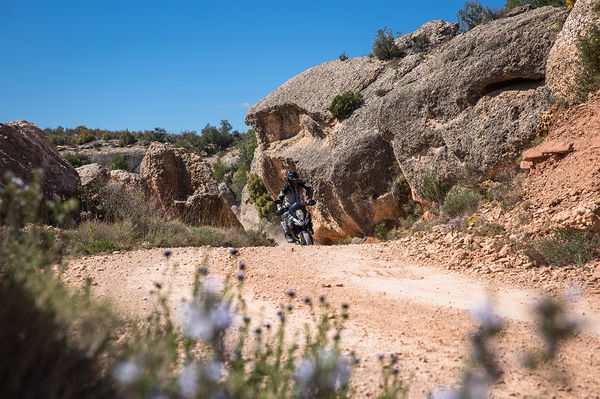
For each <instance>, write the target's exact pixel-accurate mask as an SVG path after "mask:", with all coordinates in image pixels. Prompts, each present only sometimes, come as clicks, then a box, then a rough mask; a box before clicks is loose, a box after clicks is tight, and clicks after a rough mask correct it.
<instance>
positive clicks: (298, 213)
mask: <svg viewBox="0 0 600 399" xmlns="http://www.w3.org/2000/svg"><path fill="white" fill-rule="evenodd" d="M296 219H298V220H304V212H303V211H302V209H298V210H297V211H296Z"/></svg>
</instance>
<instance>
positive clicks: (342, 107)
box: [329, 91, 362, 120]
mask: <svg viewBox="0 0 600 399" xmlns="http://www.w3.org/2000/svg"><path fill="white" fill-rule="evenodd" d="M361 105H362V94H360V93H359V92H357V91H347V92H345V93H343V94H339V95H337V96H335V98H334V99H333V101H332V102H331V105H330V106H329V112H331V114H332V115H333V117H334V118H336V119H338V120H342V119H346V118H348V117H349V116H350V115H352V112H354V111H355V110H357V109H358V108H359V107H360V106H361Z"/></svg>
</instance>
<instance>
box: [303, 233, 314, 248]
mask: <svg viewBox="0 0 600 399" xmlns="http://www.w3.org/2000/svg"><path fill="white" fill-rule="evenodd" d="M302 238H303V240H302V241H304V242H303V243H302V245H313V244H314V242H313V239H312V237H311V235H310V233H309V232H308V231H303V232H302Z"/></svg>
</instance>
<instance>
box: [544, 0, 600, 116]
mask: <svg viewBox="0 0 600 399" xmlns="http://www.w3.org/2000/svg"><path fill="white" fill-rule="evenodd" d="M596 5H597V1H596V0H577V2H576V3H575V7H573V9H572V10H571V13H570V14H569V17H568V18H567V20H566V21H565V24H564V26H563V28H562V30H561V32H560V33H559V35H558V37H557V39H556V42H555V43H554V46H553V47H552V50H551V51H550V55H549V56H548V63H547V66H546V75H547V76H546V83H547V85H548V87H549V88H550V90H552V93H553V94H554V95H555V96H556V97H557V98H558V99H560V100H563V101H566V102H567V103H571V104H572V103H575V102H576V101H577V92H576V90H577V81H576V76H577V74H578V72H579V70H580V68H581V65H580V63H579V55H578V54H579V52H578V50H577V39H578V37H579V36H585V35H586V33H587V31H588V29H589V27H590V26H592V25H600V14H598V12H596V11H595V10H594V7H595V6H596Z"/></svg>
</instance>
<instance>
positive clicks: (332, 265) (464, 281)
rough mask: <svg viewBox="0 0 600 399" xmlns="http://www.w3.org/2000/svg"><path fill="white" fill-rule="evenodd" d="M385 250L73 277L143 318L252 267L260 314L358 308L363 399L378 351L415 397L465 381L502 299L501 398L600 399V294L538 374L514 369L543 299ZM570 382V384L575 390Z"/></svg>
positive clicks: (220, 256)
mask: <svg viewBox="0 0 600 399" xmlns="http://www.w3.org/2000/svg"><path fill="white" fill-rule="evenodd" d="M400 254H401V251H400V250H398V248H396V247H394V246H388V245H385V244H376V245H361V246H353V245H350V246H331V247H324V246H314V247H293V246H287V245H286V246H280V247H275V248H243V249H241V250H240V254H239V255H237V256H232V255H230V253H229V250H228V249H225V248H215V249H207V248H179V249H175V250H173V255H172V256H171V258H170V259H169V260H168V262H167V260H166V259H165V258H164V257H163V256H162V250H158V249H156V250H144V251H133V252H129V253H124V254H116V255H105V256H95V257H86V258H82V259H77V260H73V261H72V262H71V264H70V267H69V269H68V270H67V272H66V274H65V280H66V281H67V282H69V283H70V284H74V285H78V284H82V283H83V281H84V280H85V278H87V277H90V278H92V279H93V280H94V284H95V285H94V292H95V293H96V294H97V295H99V296H102V297H110V298H113V300H114V301H115V302H116V304H117V306H118V307H119V308H120V309H122V310H123V311H124V312H126V313H130V314H133V315H143V314H144V313H145V312H148V311H149V310H150V309H152V306H153V304H152V303H153V297H152V296H150V295H149V294H148V292H149V290H150V289H152V286H153V283H154V282H155V281H163V282H166V285H167V286H171V287H172V302H171V306H172V307H173V308H177V307H178V306H179V303H180V299H181V298H182V297H186V296H188V295H189V293H190V292H191V285H192V279H193V275H194V271H195V270H196V268H197V267H199V266H201V265H206V266H207V267H208V268H209V270H210V271H211V273H214V274H216V275H220V276H233V275H234V274H235V273H236V267H237V264H238V263H239V262H244V263H245V264H246V268H247V273H246V275H247V278H246V282H245V284H244V290H245V292H244V293H245V295H246V297H247V298H248V300H249V301H250V303H251V304H252V305H251V309H252V310H253V311H259V312H260V309H264V312H265V317H266V318H269V317H272V316H273V315H274V314H275V311H276V309H277V307H278V305H279V304H280V303H283V302H286V301H287V299H286V297H285V295H284V292H285V291H287V290H288V289H295V290H296V291H297V292H298V295H299V298H297V299H295V300H294V302H295V304H294V305H295V307H296V309H297V310H296V311H295V314H294V316H293V317H292V319H291V322H292V323H293V324H295V325H297V326H301V325H302V324H303V323H304V321H305V320H307V319H308V317H309V316H310V315H309V311H308V309H306V307H303V306H302V304H301V298H302V297H304V296H311V297H316V296H318V295H320V294H324V295H326V296H327V298H328V300H329V301H330V302H331V303H332V304H338V305H339V304H341V303H343V302H347V303H349V304H350V305H351V308H350V311H351V318H350V320H349V322H348V323H347V329H346V330H345V331H344V334H343V340H344V341H343V342H344V343H345V349H347V350H355V351H356V352H357V353H358V354H359V356H361V357H362V358H363V359H364V361H363V362H362V363H361V365H360V366H359V367H358V369H357V371H356V375H355V385H356V387H357V391H358V392H359V393H360V394H361V395H360V396H364V397H368V396H370V394H371V393H372V392H374V391H375V390H376V388H377V385H378V381H377V378H376V376H377V365H376V361H375V360H374V357H375V355H376V354H377V353H386V354H389V353H396V354H398V355H399V356H400V359H401V360H400V367H401V369H402V374H403V375H404V376H406V378H407V379H409V380H410V381H409V384H410V397H415V398H419V397H424V395H425V394H426V393H427V392H428V391H430V390H431V389H432V388H434V387H435V386H436V385H439V384H449V383H453V382H455V381H456V380H457V379H458V378H459V377H460V371H461V369H462V367H463V365H464V362H465V359H466V354H467V348H468V333H469V332H470V331H471V330H472V328H473V323H472V322H471V320H470V317H469V313H470V309H472V307H473V306H474V305H476V304H478V303H481V301H482V300H483V299H484V298H485V296H486V293H487V292H491V293H492V295H493V296H494V297H495V301H496V302H497V303H498V307H497V308H498V310H499V313H500V314H501V315H502V316H503V317H505V318H506V319H507V320H508V327H509V330H508V331H507V332H506V333H505V334H504V335H503V336H502V337H501V338H500V340H499V345H498V346H499V348H500V349H499V354H500V362H501V364H502V365H503V366H504V368H505V369H506V370H507V371H506V373H505V375H504V376H503V378H502V381H501V382H500V383H499V384H498V385H497V386H496V388H495V389H494V397H495V398H509V397H552V396H554V397H557V398H598V397H600V396H598V394H597V392H600V339H599V336H598V334H599V333H600V329H599V328H598V323H599V320H600V317H599V315H598V313H597V311H596V312H594V311H593V310H597V309H598V298H597V297H586V296H584V297H583V298H582V300H581V301H580V302H579V303H578V304H577V305H576V306H575V307H574V308H573V311H574V312H576V313H577V314H579V315H580V316H581V317H584V318H585V319H586V320H587V321H588V324H587V327H586V332H585V333H581V334H579V335H578V336H577V337H575V338H574V339H573V340H572V341H571V342H569V343H568V345H566V347H565V349H564V351H563V352H562V353H561V355H560V359H559V360H560V361H561V365H560V366H558V367H555V368H553V369H551V370H546V371H543V372H530V371H527V370H523V369H521V368H519V367H518V366H516V365H515V363H516V362H517V360H518V356H519V352H520V351H522V350H524V349H525V348H530V347H532V346H535V345H538V344H539V343H538V342H537V341H536V339H535V336H534V327H533V326H532V325H531V324H530V323H529V322H527V321H528V320H529V313H528V308H529V307H530V305H531V304H532V303H533V302H534V301H535V299H536V297H537V293H536V292H534V291H531V290H525V289H520V288H518V287H514V286H506V285H502V284H496V285H495V286H490V285H489V282H482V281H478V280H476V279H473V278H472V277H466V276H464V275H460V274H457V273H451V272H448V271H446V270H442V269H441V268H433V267H423V266H419V265H416V264H414V263H412V262H410V260H407V259H404V258H402V256H401V255H400ZM567 378H568V379H569V380H570V382H569V384H566V383H565V382H564V380H565V379H567Z"/></svg>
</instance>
